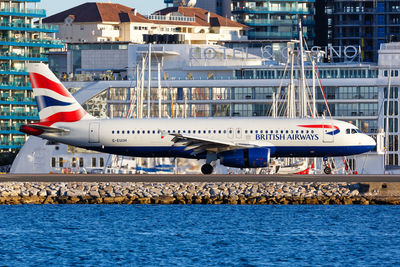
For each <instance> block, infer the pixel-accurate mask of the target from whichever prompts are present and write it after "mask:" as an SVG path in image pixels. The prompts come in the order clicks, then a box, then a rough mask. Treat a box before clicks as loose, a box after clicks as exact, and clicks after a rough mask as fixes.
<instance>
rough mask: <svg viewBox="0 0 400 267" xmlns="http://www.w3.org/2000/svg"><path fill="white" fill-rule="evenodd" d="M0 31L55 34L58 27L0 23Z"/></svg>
mask: <svg viewBox="0 0 400 267" xmlns="http://www.w3.org/2000/svg"><path fill="white" fill-rule="evenodd" d="M0 30H4V31H31V32H57V31H58V27H57V26H53V25H31V24H27V23H24V22H13V23H10V22H7V21H3V22H1V23H0Z"/></svg>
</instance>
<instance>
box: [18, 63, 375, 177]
mask: <svg viewBox="0 0 400 267" xmlns="http://www.w3.org/2000/svg"><path fill="white" fill-rule="evenodd" d="M27 68H28V72H29V77H30V80H31V84H32V88H33V93H34V96H35V100H36V103H37V107H38V110H39V117H40V121H39V122H37V123H31V124H27V125H22V126H21V127H20V131H21V132H24V133H27V134H29V135H33V136H38V137H41V138H44V139H47V140H50V141H54V142H58V143H64V144H68V145H72V146H77V147H81V148H85V149H89V150H94V151H99V152H105V153H110V154H118V155H125V156H131V157H182V158H192V159H205V160H206V162H205V164H204V165H202V167H201V172H202V173H203V174H207V175H208V174H211V173H212V172H213V165H212V163H213V162H215V161H216V160H218V159H219V160H220V163H221V164H222V165H224V166H227V167H235V168H263V167H268V164H269V162H270V160H271V158H272V157H333V156H348V155H355V154H361V153H365V152H368V151H371V150H373V149H374V148H375V146H376V143H375V141H374V139H373V138H371V137H369V136H368V135H366V134H364V133H361V131H360V130H359V129H358V128H357V127H356V126H354V125H352V124H350V123H347V122H343V121H339V120H332V119H310V118H301V119H289V118H269V117H251V118H238V117H234V118H231V117H229V118H228V117H224V118H185V119H169V118H165V119H164V118H146V119H124V118H118V119H99V118H95V117H93V116H92V115H90V114H88V113H87V112H86V111H85V110H84V109H83V108H82V106H81V105H80V104H79V103H78V102H77V101H76V100H75V98H74V97H73V96H72V95H71V94H70V93H69V92H68V90H67V89H66V88H65V87H64V86H63V85H62V83H61V82H60V81H59V80H58V79H57V77H56V76H55V75H54V74H53V72H52V71H51V70H50V69H49V68H48V67H47V66H46V65H45V64H43V63H29V64H27Z"/></svg>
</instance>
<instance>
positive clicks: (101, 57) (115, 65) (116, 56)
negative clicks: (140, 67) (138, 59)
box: [82, 50, 128, 69]
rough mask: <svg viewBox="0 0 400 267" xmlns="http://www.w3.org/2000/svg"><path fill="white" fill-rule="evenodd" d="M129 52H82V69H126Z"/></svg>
mask: <svg viewBox="0 0 400 267" xmlns="http://www.w3.org/2000/svg"><path fill="white" fill-rule="evenodd" d="M127 66H128V50H82V69H124V68H126V67H127Z"/></svg>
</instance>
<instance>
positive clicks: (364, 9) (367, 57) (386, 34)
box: [327, 0, 400, 62]
mask: <svg viewBox="0 0 400 267" xmlns="http://www.w3.org/2000/svg"><path fill="white" fill-rule="evenodd" d="M327 4H328V7H329V6H331V8H329V9H332V16H331V17H332V25H333V36H332V37H331V43H332V44H333V45H338V46H345V45H359V46H360V47H361V51H362V60H363V61H374V62H376V61H377V59H378V50H379V48H380V45H381V44H382V43H385V42H390V41H395V40H397V37H398V36H399V33H400V12H399V11H400V2H399V1H384V0H378V1H375V0H374V1H373V0H353V1H341V0H331V1H328V2H327Z"/></svg>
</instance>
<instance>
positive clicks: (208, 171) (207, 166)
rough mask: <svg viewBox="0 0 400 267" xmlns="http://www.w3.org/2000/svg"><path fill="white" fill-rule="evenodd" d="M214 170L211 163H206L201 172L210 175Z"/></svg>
mask: <svg viewBox="0 0 400 267" xmlns="http://www.w3.org/2000/svg"><path fill="white" fill-rule="evenodd" d="M213 171H214V168H213V166H211V164H204V165H203V166H201V172H202V173H203V174H205V175H209V174H211V173H212V172H213Z"/></svg>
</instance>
